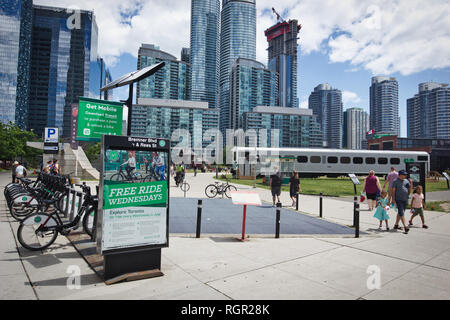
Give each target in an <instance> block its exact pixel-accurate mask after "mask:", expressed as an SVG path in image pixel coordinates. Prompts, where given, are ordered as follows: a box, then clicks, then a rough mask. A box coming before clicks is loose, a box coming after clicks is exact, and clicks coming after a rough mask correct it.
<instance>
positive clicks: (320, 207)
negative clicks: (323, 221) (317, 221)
mask: <svg viewBox="0 0 450 320" xmlns="http://www.w3.org/2000/svg"><path fill="white" fill-rule="evenodd" d="M322 212H323V193H322V192H321V193H320V199H319V217H321V218H322Z"/></svg>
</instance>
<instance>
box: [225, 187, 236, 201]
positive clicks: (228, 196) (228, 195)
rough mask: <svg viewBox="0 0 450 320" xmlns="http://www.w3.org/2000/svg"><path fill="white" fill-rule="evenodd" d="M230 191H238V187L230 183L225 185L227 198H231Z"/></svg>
mask: <svg viewBox="0 0 450 320" xmlns="http://www.w3.org/2000/svg"><path fill="white" fill-rule="evenodd" d="M230 191H237V188H236V187H235V186H233V185H231V184H230V185H228V186H226V187H225V195H226V196H227V198H231V192H230Z"/></svg>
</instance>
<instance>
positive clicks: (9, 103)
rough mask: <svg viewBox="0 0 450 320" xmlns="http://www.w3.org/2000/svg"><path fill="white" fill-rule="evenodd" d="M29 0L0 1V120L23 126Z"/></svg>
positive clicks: (31, 15)
mask: <svg viewBox="0 0 450 320" xmlns="http://www.w3.org/2000/svg"><path fill="white" fill-rule="evenodd" d="M32 17H33V2H32V0H2V1H1V3H0V39H1V40H0V121H1V122H2V123H8V122H13V123H16V124H17V125H18V126H19V127H21V128H26V126H27V119H28V117H27V112H28V96H29V79H30V78H29V73H30V50H31V30H32V25H33V18H32Z"/></svg>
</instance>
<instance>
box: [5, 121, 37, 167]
mask: <svg viewBox="0 0 450 320" xmlns="http://www.w3.org/2000/svg"><path fill="white" fill-rule="evenodd" d="M33 140H36V135H35V134H34V133H33V132H31V131H27V130H22V129H20V128H19V127H18V126H17V125H15V124H13V123H12V122H9V123H8V124H3V123H0V159H4V160H15V159H18V158H19V157H20V158H21V159H26V161H27V162H30V163H33V164H36V162H37V161H36V157H37V156H39V155H41V154H42V152H43V151H42V150H37V149H35V148H31V147H28V146H27V141H33Z"/></svg>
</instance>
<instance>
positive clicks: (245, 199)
mask: <svg viewBox="0 0 450 320" xmlns="http://www.w3.org/2000/svg"><path fill="white" fill-rule="evenodd" d="M230 193H231V199H232V201H233V204H237V205H242V206H244V212H243V218H242V237H241V238H240V239H238V240H240V241H246V240H247V239H245V222H246V219H247V205H250V206H261V198H260V197H259V194H258V193H257V192H255V191H230Z"/></svg>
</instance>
